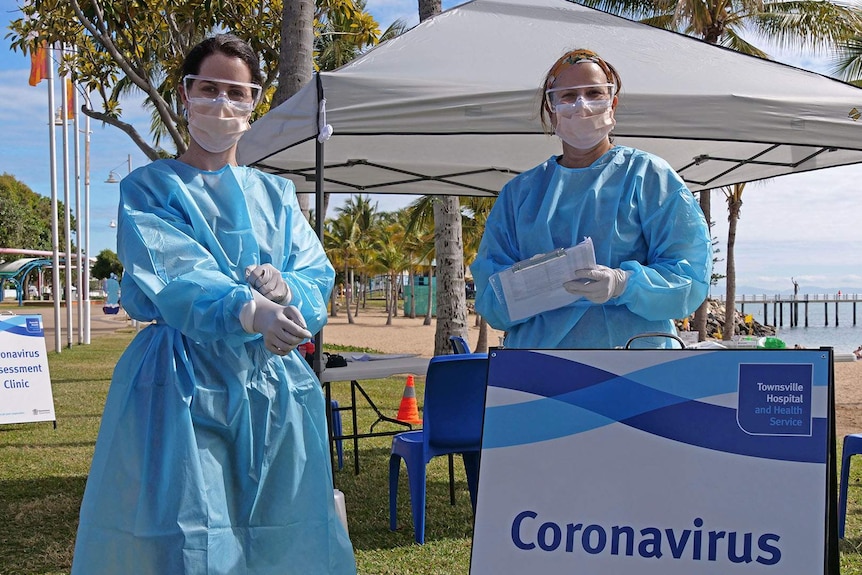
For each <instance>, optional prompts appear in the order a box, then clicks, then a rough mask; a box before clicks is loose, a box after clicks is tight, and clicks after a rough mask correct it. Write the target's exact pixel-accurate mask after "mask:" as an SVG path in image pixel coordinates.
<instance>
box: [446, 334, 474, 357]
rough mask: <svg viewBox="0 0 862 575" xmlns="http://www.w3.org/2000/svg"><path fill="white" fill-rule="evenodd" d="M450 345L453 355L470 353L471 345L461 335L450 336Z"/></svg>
mask: <svg viewBox="0 0 862 575" xmlns="http://www.w3.org/2000/svg"><path fill="white" fill-rule="evenodd" d="M449 343H450V344H452V353H470V344H469V343H467V340H465V339H464V338H463V337H461V336H460V335H450V336H449Z"/></svg>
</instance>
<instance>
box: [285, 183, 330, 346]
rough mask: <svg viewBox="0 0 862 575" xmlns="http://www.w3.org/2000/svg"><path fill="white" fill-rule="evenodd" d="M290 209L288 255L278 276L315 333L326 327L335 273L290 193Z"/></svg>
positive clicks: (309, 327) (292, 301)
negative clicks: (290, 226)
mask: <svg viewBox="0 0 862 575" xmlns="http://www.w3.org/2000/svg"><path fill="white" fill-rule="evenodd" d="M290 203H291V205H290V209H291V211H292V212H293V214H292V217H291V221H292V228H291V230H290V238H289V241H290V243H291V248H290V250H289V255H288V256H287V257H285V258H284V268H283V269H282V273H281V275H282V277H283V278H284V280H285V281H286V282H287V285H288V286H290V291H291V293H292V294H293V298H292V299H291V301H290V304H291V305H295V306H296V307H298V308H299V311H300V312H301V313H302V317H303V319H305V322H306V324H307V325H308V331H310V332H311V333H313V334H315V333H317V332H318V331H320V328H322V327H323V326H324V325H325V324H326V320H327V315H326V302H327V301H329V296H330V294H331V293H332V288H333V285H334V284H335V270H334V269H333V267H332V264H331V263H330V262H329V259H328V258H327V257H326V252H325V251H324V250H323V247H322V246H321V245H320V240H319V239H318V237H317V234H315V232H314V230H313V229H312V228H311V226H310V225H309V224H308V221H307V220H306V219H305V217H304V216H303V215H302V211H301V209H300V207H299V202H298V201H297V200H296V195H295V194H290Z"/></svg>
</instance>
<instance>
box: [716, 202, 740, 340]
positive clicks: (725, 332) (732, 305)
mask: <svg viewBox="0 0 862 575" xmlns="http://www.w3.org/2000/svg"><path fill="white" fill-rule="evenodd" d="M733 191H734V194H733V195H732V196H731V197H730V198H729V199H728V201H727V218H728V226H727V271H726V272H725V273H726V274H727V276H726V277H725V278H724V281H725V285H726V294H725V304H724V328H723V329H722V332H721V333H722V338H721V339H723V340H724V341H730V339H731V338H732V337H733V334H734V333H735V332H736V259H735V257H734V255H733V248H734V245H735V244H736V224H737V222H738V221H739V209H740V208H741V207H742V199H741V197H740V196H739V195H737V194H736V191H737V190H736V187H735V186H734V190H733Z"/></svg>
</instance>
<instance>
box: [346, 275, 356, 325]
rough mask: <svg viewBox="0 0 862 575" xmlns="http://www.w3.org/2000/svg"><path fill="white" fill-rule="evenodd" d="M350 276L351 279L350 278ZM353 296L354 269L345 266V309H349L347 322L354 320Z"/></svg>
mask: <svg viewBox="0 0 862 575" xmlns="http://www.w3.org/2000/svg"><path fill="white" fill-rule="evenodd" d="M348 278H349V279H348ZM352 296H353V270H352V269H348V268H347V266H344V309H345V310H347V323H356V322H355V321H353V313H352V312H351V311H350V302H351V297H352Z"/></svg>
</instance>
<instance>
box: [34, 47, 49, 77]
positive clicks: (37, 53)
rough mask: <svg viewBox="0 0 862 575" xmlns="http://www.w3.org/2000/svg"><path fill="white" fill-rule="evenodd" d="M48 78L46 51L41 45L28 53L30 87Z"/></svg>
mask: <svg viewBox="0 0 862 575" xmlns="http://www.w3.org/2000/svg"><path fill="white" fill-rule="evenodd" d="M47 77H48V51H47V50H46V49H45V44H44V43H42V44H40V45H39V47H38V48H36V49H35V50H33V51H32V52H31V53H30V85H31V86H35V85H36V84H38V83H39V82H41V81H42V80H44V79H45V78H47Z"/></svg>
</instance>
